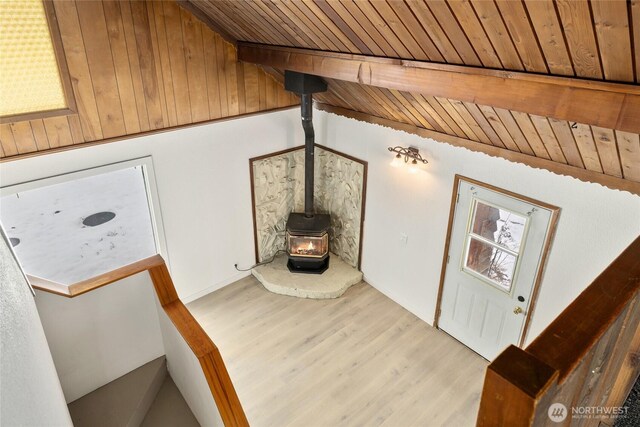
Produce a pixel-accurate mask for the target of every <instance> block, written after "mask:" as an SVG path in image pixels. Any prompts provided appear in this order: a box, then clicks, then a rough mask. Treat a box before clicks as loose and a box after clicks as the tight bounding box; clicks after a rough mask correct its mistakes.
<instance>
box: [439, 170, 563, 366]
mask: <svg viewBox="0 0 640 427" xmlns="http://www.w3.org/2000/svg"><path fill="white" fill-rule="evenodd" d="M453 215H454V219H453V224H452V228H451V235H450V243H449V256H448V262H447V265H446V271H445V279H444V285H443V291H442V300H441V305H440V307H441V312H440V318H439V322H438V325H439V327H440V329H442V330H444V331H446V332H447V333H448V334H450V335H452V336H453V337H455V338H456V339H458V340H459V341H461V342H462V343H463V344H465V345H466V346H468V347H469V348H471V349H472V350H474V351H476V352H477V353H479V354H480V355H481V356H483V357H484V358H486V359H488V360H493V359H494V358H495V357H496V356H497V355H498V354H499V353H500V352H501V351H502V350H503V349H504V348H505V347H507V346H508V345H509V344H515V345H517V344H518V342H519V340H520V337H521V335H522V333H523V327H524V323H525V318H526V315H527V312H528V310H529V306H530V299H531V295H532V290H533V287H534V283H535V281H536V277H537V275H538V269H539V266H540V259H541V256H542V251H543V248H544V246H545V241H546V238H547V233H548V232H549V225H550V221H551V215H552V211H551V210H550V209H546V208H543V207H541V206H538V205H535V204H532V203H529V202H526V201H523V200H521V199H518V198H516V197H512V196H510V195H506V194H504V193H500V192H498V191H494V190H490V189H488V188H484V187H482V186H479V185H478V184H475V183H470V182H467V181H464V180H460V181H459V186H458V199H457V203H456V207H455V211H454V214H453Z"/></svg>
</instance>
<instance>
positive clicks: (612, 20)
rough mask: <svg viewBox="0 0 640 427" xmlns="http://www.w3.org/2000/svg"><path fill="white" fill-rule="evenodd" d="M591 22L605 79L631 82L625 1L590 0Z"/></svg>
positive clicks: (629, 35) (631, 71)
mask: <svg viewBox="0 0 640 427" xmlns="http://www.w3.org/2000/svg"><path fill="white" fill-rule="evenodd" d="M590 4H591V9H592V11H593V21H594V23H595V26H596V34H597V35H598V46H599V47H600V57H601V59H602V67H603V69H604V77H605V79H607V80H616V81H623V82H632V81H634V75H633V59H632V58H633V56H632V54H631V33H630V32H629V18H628V16H627V1H626V0H606V1H603V0H592V1H591V2H590Z"/></svg>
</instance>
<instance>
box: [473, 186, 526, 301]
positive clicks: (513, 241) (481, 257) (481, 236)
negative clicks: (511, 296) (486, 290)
mask: <svg viewBox="0 0 640 427" xmlns="http://www.w3.org/2000/svg"><path fill="white" fill-rule="evenodd" d="M471 212H472V215H471V221H470V224H469V229H468V232H467V240H466V247H465V257H464V265H463V269H464V270H465V271H467V272H468V273H470V274H472V275H474V276H477V277H479V278H481V279H483V280H485V281H489V283H491V284H493V285H495V286H497V287H498V288H499V289H501V290H504V291H506V292H510V291H511V285H512V283H513V280H514V277H515V273H516V268H517V265H518V257H519V254H520V251H521V248H522V246H523V244H524V237H525V232H526V228H527V227H526V226H527V217H525V216H522V215H520V214H517V213H514V212H511V211H509V210H507V209H505V208H501V207H497V206H494V205H491V204H489V203H487V202H484V201H481V200H479V199H473V203H472V208H471Z"/></svg>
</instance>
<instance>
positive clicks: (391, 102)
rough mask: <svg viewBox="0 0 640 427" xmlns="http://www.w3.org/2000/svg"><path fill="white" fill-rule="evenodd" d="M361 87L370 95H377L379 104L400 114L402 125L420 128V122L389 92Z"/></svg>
mask: <svg viewBox="0 0 640 427" xmlns="http://www.w3.org/2000/svg"><path fill="white" fill-rule="evenodd" d="M361 87H362V88H363V89H364V90H367V91H369V92H370V93H377V94H378V95H379V97H380V98H378V99H382V101H380V102H383V103H384V104H386V106H387V108H388V109H389V108H391V109H395V110H397V111H398V112H399V113H400V115H401V117H402V121H403V122H404V123H412V124H414V125H415V126H418V127H421V126H422V124H421V123H420V121H419V120H418V119H417V118H416V117H415V116H414V115H413V114H411V112H410V111H409V110H407V109H406V108H405V107H404V105H402V104H401V103H400V102H398V100H396V99H395V97H394V96H393V95H392V94H391V93H390V92H389V90H387V89H381V88H377V87H367V86H361Z"/></svg>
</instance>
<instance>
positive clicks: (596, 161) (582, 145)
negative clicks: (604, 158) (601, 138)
mask: <svg viewBox="0 0 640 427" xmlns="http://www.w3.org/2000/svg"><path fill="white" fill-rule="evenodd" d="M571 132H573V136H574V138H575V140H576V145H577V146H578V150H579V151H580V156H582V162H583V163H584V166H585V168H586V169H589V170H590V171H594V172H599V173H603V172H602V166H601V165H600V157H599V156H598V150H597V149H596V143H595V142H594V140H593V135H592V134H591V127H589V126H587V125H585V124H582V123H573V124H571Z"/></svg>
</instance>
